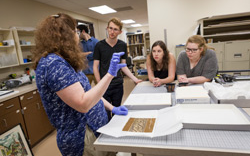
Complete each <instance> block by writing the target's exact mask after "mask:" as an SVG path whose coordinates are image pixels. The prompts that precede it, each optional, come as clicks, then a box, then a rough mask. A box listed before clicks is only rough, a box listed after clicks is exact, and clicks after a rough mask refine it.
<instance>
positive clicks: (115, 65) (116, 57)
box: [108, 52, 127, 76]
mask: <svg viewBox="0 0 250 156" xmlns="http://www.w3.org/2000/svg"><path fill="white" fill-rule="evenodd" d="M124 54H125V52H120V53H114V54H113V56H112V59H111V61H110V65H109V70H108V73H109V74H111V75H113V76H116V75H117V71H118V70H119V69H120V68H122V67H125V66H127V65H126V64H125V63H120V57H121V56H122V55H124ZM119 63H120V64H119Z"/></svg>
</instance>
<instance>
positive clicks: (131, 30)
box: [127, 26, 149, 33]
mask: <svg viewBox="0 0 250 156" xmlns="http://www.w3.org/2000/svg"><path fill="white" fill-rule="evenodd" d="M138 30H141V32H143V33H147V32H148V31H149V27H148V26H141V27H132V28H127V31H128V32H137V31H138Z"/></svg>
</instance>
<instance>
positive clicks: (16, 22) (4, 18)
mask: <svg viewBox="0 0 250 156" xmlns="http://www.w3.org/2000/svg"><path fill="white" fill-rule="evenodd" d="M0 2H1V3H0V28H5V29H8V28H9V27H12V26H18V27H36V26H37V25H38V24H39V23H40V22H41V20H43V19H44V18H46V17H47V16H49V15H53V14H57V13H58V12H63V13H67V14H69V15H71V16H72V17H74V18H76V19H79V20H83V21H89V22H92V23H93V24H94V29H95V36H96V38H97V39H99V40H101V39H104V38H106V35H105V28H106V27H107V22H103V21H100V20H97V19H93V18H90V17H87V16H83V15H80V14H76V13H73V12H70V11H67V10H63V9H60V8H56V7H53V6H49V5H46V4H43V3H39V2H36V1H34V0H0ZM26 67H29V68H31V67H32V65H22V66H16V67H10V68H3V69H0V82H1V81H2V80H4V79H7V78H8V75H9V74H11V73H16V74H17V75H18V76H20V75H21V74H23V73H25V68H26Z"/></svg>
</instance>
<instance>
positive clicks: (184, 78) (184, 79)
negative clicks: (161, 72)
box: [178, 76, 188, 83]
mask: <svg viewBox="0 0 250 156" xmlns="http://www.w3.org/2000/svg"><path fill="white" fill-rule="evenodd" d="M178 81H179V82H186V83H188V78H187V77H186V76H179V78H178Z"/></svg>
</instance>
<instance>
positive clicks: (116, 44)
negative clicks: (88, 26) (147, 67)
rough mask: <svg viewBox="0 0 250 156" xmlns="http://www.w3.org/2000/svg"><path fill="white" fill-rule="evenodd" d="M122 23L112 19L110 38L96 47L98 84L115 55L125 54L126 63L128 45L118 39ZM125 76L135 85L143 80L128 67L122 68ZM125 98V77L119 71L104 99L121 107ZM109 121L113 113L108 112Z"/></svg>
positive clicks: (95, 62) (109, 31) (123, 58)
mask: <svg viewBox="0 0 250 156" xmlns="http://www.w3.org/2000/svg"><path fill="white" fill-rule="evenodd" d="M122 26H123V24H122V22H121V21H120V19H118V18H112V19H111V20H110V21H109V22H108V26H107V29H106V30H107V32H108V38H106V39H104V40H101V41H99V42H98V43H97V44H96V46H95V51H94V65H93V71H94V75H95V78H96V80H97V83H98V82H99V81H100V79H102V77H103V76H104V75H105V74H106V73H107V72H108V69H109V64H110V60H111V58H112V55H113V53H117V52H125V55H123V56H122V57H121V63H126V58H127V45H126V43H125V42H123V41H121V40H119V39H117V37H118V35H120V34H121V33H122ZM121 70H122V71H123V73H124V74H126V75H127V76H128V77H129V78H131V79H132V80H133V81H134V82H135V83H139V82H141V81H142V80H140V79H137V78H136V77H135V76H134V75H133V74H132V73H131V72H130V70H129V69H128V67H127V66H126V67H123V68H121ZM122 96H123V77H122V75H121V71H120V70H119V71H118V73H117V76H116V77H114V78H113V80H112V81H111V83H110V85H109V87H108V89H107V91H106V92H105V94H104V95H103V97H104V98H105V99H106V100H107V101H108V102H110V103H111V104H112V105H113V106H120V105H121V102H122ZM108 116H109V119H111V113H110V112H108Z"/></svg>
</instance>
